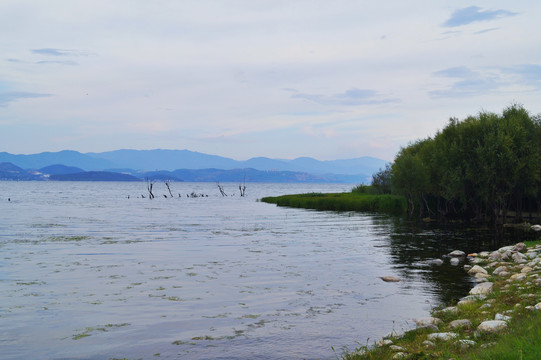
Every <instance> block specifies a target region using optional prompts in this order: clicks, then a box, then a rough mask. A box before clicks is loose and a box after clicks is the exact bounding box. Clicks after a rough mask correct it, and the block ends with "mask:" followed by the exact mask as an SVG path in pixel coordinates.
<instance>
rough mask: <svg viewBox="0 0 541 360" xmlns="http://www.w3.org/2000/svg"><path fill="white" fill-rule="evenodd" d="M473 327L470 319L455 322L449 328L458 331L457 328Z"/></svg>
mask: <svg viewBox="0 0 541 360" xmlns="http://www.w3.org/2000/svg"><path fill="white" fill-rule="evenodd" d="M471 327H472V323H471V321H470V320H468V319H459V320H453V321H451V322H450V323H449V328H451V329H457V328H466V329H469V328H471Z"/></svg>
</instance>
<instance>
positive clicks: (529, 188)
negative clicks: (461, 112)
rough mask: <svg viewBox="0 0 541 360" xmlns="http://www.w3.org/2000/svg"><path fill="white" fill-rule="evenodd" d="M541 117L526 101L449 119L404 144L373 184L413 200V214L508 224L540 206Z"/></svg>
mask: <svg viewBox="0 0 541 360" xmlns="http://www.w3.org/2000/svg"><path fill="white" fill-rule="evenodd" d="M540 171H541V117H540V116H539V115H537V116H532V115H530V113H529V112H528V111H527V110H526V109H524V108H523V107H522V106H521V105H511V106H509V107H508V108H506V109H504V110H503V112H502V114H501V115H499V114H495V113H490V112H481V113H479V114H478V115H476V116H469V117H467V118H466V119H464V120H462V121H459V120H458V119H456V118H452V119H450V120H449V123H448V124H447V126H446V127H445V128H444V129H443V130H441V131H439V132H437V133H436V135H435V136H434V137H428V138H426V139H423V140H418V141H416V142H414V143H412V144H410V145H408V146H407V147H404V148H402V149H401V150H400V151H399V153H398V154H397V156H396V158H395V160H394V163H392V164H389V165H388V166H387V167H386V168H385V169H382V170H380V171H379V172H378V173H376V174H374V175H373V177H372V186H371V187H370V189H371V191H372V192H374V193H378V194H386V193H393V194H397V195H403V196H404V197H405V198H406V199H407V204H408V205H407V208H408V210H407V211H408V214H409V215H410V216H419V217H421V218H423V217H431V218H439V219H444V220H445V219H461V220H473V221H477V222H493V223H505V222H508V221H509V219H514V220H515V221H516V222H519V221H522V220H524V219H526V218H532V217H537V216H538V212H539V210H540V208H541V180H540Z"/></svg>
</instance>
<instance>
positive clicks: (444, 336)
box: [427, 332, 458, 341]
mask: <svg viewBox="0 0 541 360" xmlns="http://www.w3.org/2000/svg"><path fill="white" fill-rule="evenodd" d="M457 336H458V335H457V334H455V333H452V332H443V333H433V334H428V336H427V339H428V340H443V341H447V340H452V339H454V338H456V337H457Z"/></svg>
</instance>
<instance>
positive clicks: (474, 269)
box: [468, 265, 488, 276]
mask: <svg viewBox="0 0 541 360" xmlns="http://www.w3.org/2000/svg"><path fill="white" fill-rule="evenodd" d="M468 274H469V275H472V276H474V275H475V274H485V275H488V271H486V270H485V269H483V268H482V267H481V266H479V265H474V266H473V267H472V268H471V269H470V270H469V271H468Z"/></svg>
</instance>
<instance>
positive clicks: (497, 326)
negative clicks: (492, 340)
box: [477, 320, 507, 333]
mask: <svg viewBox="0 0 541 360" xmlns="http://www.w3.org/2000/svg"><path fill="white" fill-rule="evenodd" d="M505 329H507V323H506V322H505V321H503V320H489V321H483V322H482V323H481V324H479V326H478V327H477V330H478V331H480V332H485V333H497V332H500V331H503V330H505Z"/></svg>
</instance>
